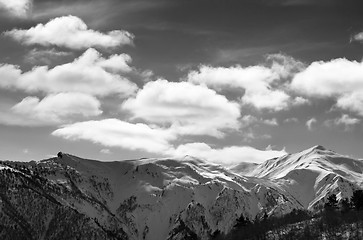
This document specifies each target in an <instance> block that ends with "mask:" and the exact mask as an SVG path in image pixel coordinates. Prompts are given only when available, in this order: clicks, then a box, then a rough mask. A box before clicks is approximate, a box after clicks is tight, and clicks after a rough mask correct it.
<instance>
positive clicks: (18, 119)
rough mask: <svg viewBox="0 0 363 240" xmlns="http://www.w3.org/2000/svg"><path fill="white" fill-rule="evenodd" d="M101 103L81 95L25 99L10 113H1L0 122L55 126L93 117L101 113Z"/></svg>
mask: <svg viewBox="0 0 363 240" xmlns="http://www.w3.org/2000/svg"><path fill="white" fill-rule="evenodd" d="M100 106H101V103H100V102H99V101H98V100H97V99H96V98H95V97H93V96H89V95H87V94H83V93H59V94H51V95H48V96H46V97H45V98H43V99H41V100H40V99H39V98H38V97H26V98H24V99H23V100H22V101H21V102H19V103H17V104H16V105H14V106H13V107H12V108H11V109H10V111H5V112H2V115H3V116H2V117H0V122H2V123H3V124H7V125H22V126H42V125H57V124H61V123H67V122H70V121H72V120H76V119H78V118H80V117H82V118H84V117H93V116H98V115H100V114H101V113H102V111H101V110H100Z"/></svg>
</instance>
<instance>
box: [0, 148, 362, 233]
mask: <svg viewBox="0 0 363 240" xmlns="http://www.w3.org/2000/svg"><path fill="white" fill-rule="evenodd" d="M244 166H246V164H244ZM362 166H363V164H362V163H361V162H360V161H358V160H354V159H349V158H345V157H343V156H340V155H338V154H336V153H334V152H332V151H329V150H325V149H324V148H322V147H320V146H317V147H313V148H311V149H308V150H305V151H302V152H300V153H297V154H292V155H286V156H284V157H281V158H278V159H272V160H268V161H266V162H265V163H263V164H261V165H250V164H248V169H249V172H248V174H247V173H246V172H243V170H244V169H246V168H245V167H241V166H234V167H233V168H230V169H227V168H224V167H221V166H219V165H215V164H209V163H206V162H204V161H201V160H198V159H194V158H192V157H186V158H184V159H140V160H131V161H119V162H100V161H95V160H87V159H82V158H78V157H76V156H72V155H68V154H63V156H62V157H57V158H51V159H47V160H43V161H39V162H34V161H33V162H28V163H19V162H1V163H0V187H1V191H0V201H1V202H0V203H1V204H0V208H1V211H0V238H1V239H209V238H211V237H212V236H215V235H217V234H218V235H220V234H222V235H223V234H227V233H229V232H230V231H231V230H232V228H233V226H235V225H236V223H237V222H238V220H239V219H241V217H243V218H245V219H248V220H249V221H254V220H255V219H260V218H262V217H266V216H268V217H273V216H283V215H285V214H287V213H289V212H291V211H292V210H293V209H310V210H315V209H318V208H319V207H320V206H322V204H323V203H324V201H325V199H326V197H327V195H328V194H330V193H334V194H337V196H338V199H342V198H345V197H349V196H351V194H352V192H353V191H354V190H355V189H358V188H360V186H361V184H362V179H363V175H362V169H363V167H362Z"/></svg>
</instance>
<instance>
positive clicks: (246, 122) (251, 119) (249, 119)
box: [240, 115, 279, 128]
mask: <svg viewBox="0 0 363 240" xmlns="http://www.w3.org/2000/svg"><path fill="white" fill-rule="evenodd" d="M240 122H241V124H242V126H243V127H244V128H246V127H249V126H251V125H252V124H259V123H262V124H266V125H270V126H278V125H279V123H278V122H277V119H276V118H271V119H262V118H257V117H255V116H252V115H245V116H243V117H242V118H241V120H240Z"/></svg>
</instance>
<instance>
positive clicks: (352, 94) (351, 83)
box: [291, 58, 363, 116]
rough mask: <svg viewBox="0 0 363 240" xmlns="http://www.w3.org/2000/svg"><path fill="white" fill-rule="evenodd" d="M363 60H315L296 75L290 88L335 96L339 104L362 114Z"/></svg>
mask: <svg viewBox="0 0 363 240" xmlns="http://www.w3.org/2000/svg"><path fill="white" fill-rule="evenodd" d="M362 79H363V63H362V62H357V61H350V60H347V59H345V58H339V59H334V60H331V61H329V62H323V61H320V62H313V63H312V64H310V66H308V67H307V68H306V69H305V70H304V71H302V72H300V73H298V74H297V75H295V77H294V79H293V80H292V83H291V87H292V89H294V90H295V91H297V92H299V93H303V94H305V95H307V96H313V97H320V98H333V99H336V101H337V107H340V108H342V109H345V110H350V111H354V112H357V113H359V114H360V115H362V116H363V107H362V106H363V97H362V93H363V81H362Z"/></svg>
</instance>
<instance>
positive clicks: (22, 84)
mask: <svg viewBox="0 0 363 240" xmlns="http://www.w3.org/2000/svg"><path fill="white" fill-rule="evenodd" d="M127 62H129V56H128V55H125V54H121V55H113V56H111V57H110V58H108V59H105V58H102V57H101V54H100V53H99V52H97V51H96V50H94V49H88V50H87V51H86V52H85V53H83V55H82V56H80V57H79V58H78V59H75V60H74V61H73V62H71V63H66V64H63V65H58V66H56V67H54V68H52V69H49V68H48V67H47V66H40V67H35V68H33V69H32V70H30V71H28V72H24V73H22V72H21V70H20V69H19V67H17V66H14V65H9V64H5V65H0V77H1V79H2V81H0V87H2V88H10V89H12V88H14V89H20V90H24V91H26V92H30V93H34V92H45V93H59V92H82V93H87V94H91V95H100V96H105V95H110V94H120V95H126V96H127V95H130V94H132V93H134V92H135V90H136V89H137V86H136V84H134V83H132V82H130V81H129V80H128V79H126V78H124V77H122V76H120V75H119V74H118V73H114V71H128V70H129V67H128V65H127ZM117 63H118V64H119V65H117Z"/></svg>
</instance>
